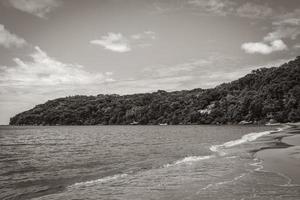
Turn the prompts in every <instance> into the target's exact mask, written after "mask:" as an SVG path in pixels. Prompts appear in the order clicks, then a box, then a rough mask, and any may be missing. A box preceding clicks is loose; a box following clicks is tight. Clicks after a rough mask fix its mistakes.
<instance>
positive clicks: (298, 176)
mask: <svg viewBox="0 0 300 200" xmlns="http://www.w3.org/2000/svg"><path fill="white" fill-rule="evenodd" d="M299 128H300V123H297V124H291V127H290V128H288V129H287V130H285V131H284V132H285V133H286V135H285V136H282V137H279V142H278V143H277V145H275V146H274V148H270V149H264V150H261V151H258V152H257V153H256V156H257V157H258V158H259V159H261V160H263V166H264V168H263V170H265V171H271V172H274V173H278V174H280V175H282V176H285V177H286V178H287V184H297V185H299V184H300V172H299V169H300V129H299Z"/></svg>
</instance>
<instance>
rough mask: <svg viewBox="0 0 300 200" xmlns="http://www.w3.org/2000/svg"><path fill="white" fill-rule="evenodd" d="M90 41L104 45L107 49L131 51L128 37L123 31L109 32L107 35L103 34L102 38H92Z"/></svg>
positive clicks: (120, 51)
mask: <svg viewBox="0 0 300 200" xmlns="http://www.w3.org/2000/svg"><path fill="white" fill-rule="evenodd" d="M90 43H91V44H95V45H100V46H103V47H104V48H105V49H107V50H110V51H114V52H119V53H124V52H128V51H131V47H130V44H129V41H128V39H127V38H125V37H124V36H123V35H122V34H121V33H108V35H107V36H102V37H101V39H100V40H92V41H90Z"/></svg>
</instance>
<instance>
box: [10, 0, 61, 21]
mask: <svg viewBox="0 0 300 200" xmlns="http://www.w3.org/2000/svg"><path fill="white" fill-rule="evenodd" d="M9 2H10V4H11V5H12V6H13V7H14V8H16V9H18V10H21V11H23V12H26V13H29V14H32V15H35V16H37V17H40V18H45V17H46V14H48V13H49V12H51V11H52V10H53V9H54V8H56V7H58V6H59V5H60V2H58V1H57V0H9Z"/></svg>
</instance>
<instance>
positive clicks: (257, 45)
mask: <svg viewBox="0 0 300 200" xmlns="http://www.w3.org/2000/svg"><path fill="white" fill-rule="evenodd" d="M242 49H243V50H244V51H245V52H246V53H250V54H254V53H260V54H270V53H272V52H274V51H282V50H286V49H287V46H286V44H285V43H284V42H283V41H282V40H274V41H272V42H271V43H270V45H268V44H265V43H263V42H248V43H244V44H242Z"/></svg>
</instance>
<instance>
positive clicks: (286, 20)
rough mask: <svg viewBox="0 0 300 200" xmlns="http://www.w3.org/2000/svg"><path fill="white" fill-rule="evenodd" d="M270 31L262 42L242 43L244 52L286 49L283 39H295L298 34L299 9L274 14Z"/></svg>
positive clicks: (263, 52) (299, 23)
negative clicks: (274, 17)
mask: <svg viewBox="0 0 300 200" xmlns="http://www.w3.org/2000/svg"><path fill="white" fill-rule="evenodd" d="M272 26H273V27H272V29H273V30H272V31H271V32H269V33H268V34H267V35H266V36H265V37H264V38H263V41H262V42H248V43H244V44H242V46H241V47H242V49H243V50H245V51H246V53H261V54H270V53H272V52H274V51H282V50H287V49H288V48H287V45H286V44H285V43H284V42H283V39H285V40H296V39H297V37H298V36H299V35H300V9H295V10H294V11H292V12H289V13H287V14H281V15H278V16H276V19H275V21H273V22H272Z"/></svg>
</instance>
